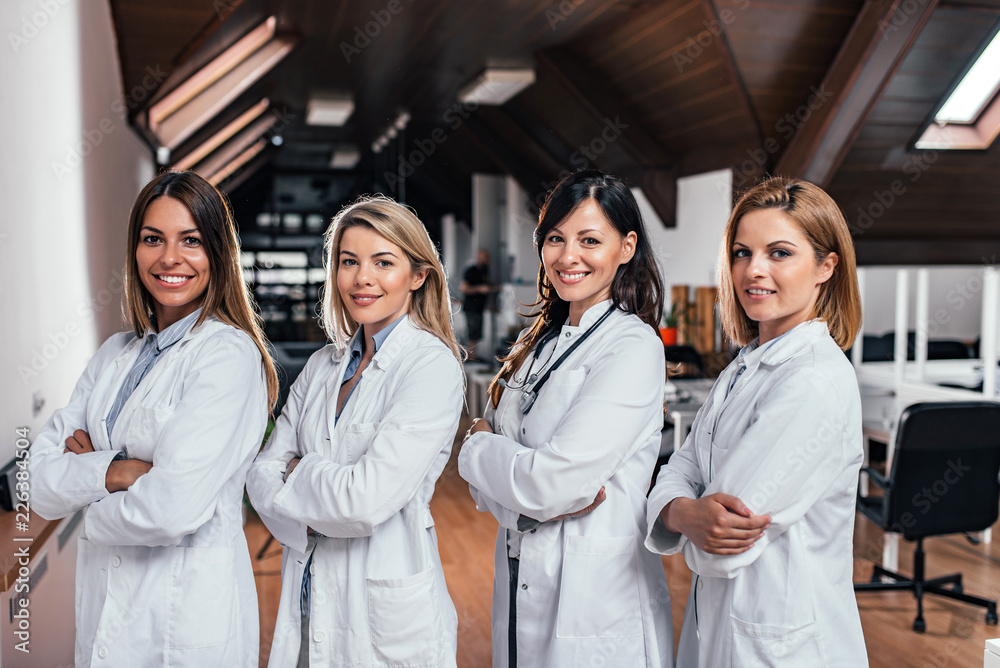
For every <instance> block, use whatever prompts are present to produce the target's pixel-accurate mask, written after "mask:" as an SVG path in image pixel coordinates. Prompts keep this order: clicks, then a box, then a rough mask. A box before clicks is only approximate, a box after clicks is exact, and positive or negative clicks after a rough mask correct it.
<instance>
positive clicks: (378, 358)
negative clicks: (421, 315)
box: [371, 315, 423, 371]
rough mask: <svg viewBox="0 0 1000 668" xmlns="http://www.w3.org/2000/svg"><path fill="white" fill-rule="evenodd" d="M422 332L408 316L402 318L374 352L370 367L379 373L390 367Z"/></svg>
mask: <svg viewBox="0 0 1000 668" xmlns="http://www.w3.org/2000/svg"><path fill="white" fill-rule="evenodd" d="M422 331H423V330H422V329H420V328H419V327H417V325H416V323H415V322H413V319H412V318H410V316H409V315H406V316H404V318H403V319H402V320H400V321H399V324H398V325H396V326H395V327H394V328H393V330H392V331H391V332H389V336H387V337H386V339H385V341H383V342H382V345H381V347H379V349H378V350H377V351H375V357H373V358H372V361H371V366H373V367H375V368H376V369H379V370H381V371H385V370H386V369H388V368H389V367H390V366H392V362H393V360H394V359H396V357H397V356H398V355H399V353H400V351H402V350H403V349H404V348H405V347H406V346H407V344H409V342H410V341H411V340H412V339H413V337H415V336H417V335H418V334H419V332H422Z"/></svg>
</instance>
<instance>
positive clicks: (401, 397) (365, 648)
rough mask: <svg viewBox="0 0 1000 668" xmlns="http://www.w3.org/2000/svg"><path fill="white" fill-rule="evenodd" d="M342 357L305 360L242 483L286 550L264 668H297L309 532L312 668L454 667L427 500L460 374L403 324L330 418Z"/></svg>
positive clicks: (432, 340) (449, 615)
mask: <svg viewBox="0 0 1000 668" xmlns="http://www.w3.org/2000/svg"><path fill="white" fill-rule="evenodd" d="M348 350H349V347H348ZM349 359H350V355H349V354H347V353H345V352H344V351H341V350H338V349H337V348H336V346H333V345H328V346H326V347H324V348H322V349H321V350H319V351H317V352H316V353H315V354H313V355H312V357H310V358H309V361H308V362H307V363H306V366H305V368H304V369H303V371H302V373H301V374H300V375H299V377H298V379H297V380H296V381H295V383H294V384H293V385H292V389H291V392H290V393H289V395H288V403H287V404H285V407H284V409H283V410H282V412H281V417H280V418H279V419H278V423H277V425H276V426H275V428H274V431H273V432H272V433H271V437H270V439H269V440H268V443H267V447H266V448H265V449H264V450H263V452H261V453H260V455H259V456H258V457H257V461H256V462H255V463H254V465H253V467H252V469H251V471H250V475H249V476H248V478H247V490H248V492H249V494H250V500H251V502H252V503H253V505H254V508H256V509H257V512H258V513H260V516H261V518H262V519H263V520H264V523H265V524H266V525H267V528H268V529H270V531H271V533H272V534H273V535H274V537H275V538H277V539H278V540H279V541H280V542H281V544H282V545H283V546H284V551H283V554H282V562H281V603H280V605H279V608H278V618H277V621H276V623H275V629H274V641H273V643H272V645H271V657H270V662H269V664H268V665H269V666H270V667H271V668H281V667H284V666H295V665H296V661H297V659H298V656H299V646H300V641H301V629H300V624H301V613H300V606H299V597H300V592H301V589H302V576H303V569H304V567H305V564H306V562H307V560H308V558H309V554H307V535H306V530H307V528H308V527H312V528H313V529H315V530H316V531H317V532H319V533H320V534H322V535H323V536H324V537H321V538H318V539H317V540H316V541H315V549H314V550H313V552H312V566H311V568H312V570H311V574H312V575H311V597H312V602H311V608H310V616H309V638H310V640H311V642H310V646H309V663H310V665H313V666H324V667H326V666H366V667H367V666H378V667H382V666H434V667H438V666H440V667H448V666H455V650H456V636H457V626H458V621H457V616H456V614H455V607H454V605H453V604H452V601H451V597H450V596H449V595H448V589H447V587H446V586H445V581H444V571H443V570H442V568H441V559H440V556H439V554H438V547H437V535H436V534H435V532H434V519H433V518H432V517H431V513H430V509H429V505H428V504H429V503H430V500H431V496H432V495H433V493H434V484H435V482H436V481H437V479H438V477H439V476H440V475H441V472H442V471H443V470H444V466H445V464H446V463H447V462H448V458H449V456H450V454H451V447H452V444H453V442H454V439H455V433H456V431H457V429H458V420H459V417H460V415H461V412H462V401H463V392H462V369H461V366H460V365H459V363H458V360H456V359H455V356H454V355H453V354H452V353H451V351H450V350H449V349H448V348H447V346H445V345H444V343H442V342H441V341H440V339H438V338H437V337H436V336H434V335H433V334H430V333H429V332H426V331H424V330H422V329H419V328H417V327H416V326H415V325H414V324H413V323H412V322H411V321H410V319H409V317H407V318H406V319H405V320H403V321H402V322H400V323H399V324H398V325H397V326H396V328H395V329H393V331H392V332H391V333H390V334H389V336H388V337H387V338H386V340H385V341H384V342H383V343H382V346H381V347H380V348H379V349H378V351H376V353H375V356H374V357H373V358H372V361H371V362H370V363H369V364H368V367H367V368H366V369H365V370H364V372H363V375H362V379H361V381H360V384H359V385H357V387H356V388H355V390H354V393H353V395H352V396H351V398H350V399H349V400H348V402H347V404H345V406H344V408H343V411H342V412H341V416H340V419H339V420H337V419H336V407H337V395H338V393H339V391H340V385H341V380H342V379H343V377H344V369H345V367H346V364H347V361H348V360H349ZM294 457H301V460H300V461H299V464H298V466H296V468H295V470H294V471H293V472H292V473H291V475H289V476H288V480H287V481H285V482H283V481H282V477H283V475H284V473H285V470H286V468H287V465H288V462H289V461H290V460H291V459H293V458H294Z"/></svg>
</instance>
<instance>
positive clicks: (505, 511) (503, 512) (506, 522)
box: [469, 485, 521, 531]
mask: <svg viewBox="0 0 1000 668" xmlns="http://www.w3.org/2000/svg"><path fill="white" fill-rule="evenodd" d="M469 493H470V494H472V499H473V501H475V502H476V510H478V511H479V512H481V513H490V514H492V515H493V517H495V518H496V521H497V523H498V524H500V526H502V527H503V528H504V529H512V530H514V531H519V530H520V529H518V527H517V521H518V519H520V517H521V515H520V514H519V513H516V512H514V511H513V510H511V509H510V508H504V507H503V506H502V505H500V504H499V503H497V502H496V501H494V500H493V499H491V498H490V497H488V496H486V495H485V494H483V493H482V492H480V491H479V490H478V489H476V488H475V487H474V486H473V485H469Z"/></svg>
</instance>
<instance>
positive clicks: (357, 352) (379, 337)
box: [337, 315, 406, 419]
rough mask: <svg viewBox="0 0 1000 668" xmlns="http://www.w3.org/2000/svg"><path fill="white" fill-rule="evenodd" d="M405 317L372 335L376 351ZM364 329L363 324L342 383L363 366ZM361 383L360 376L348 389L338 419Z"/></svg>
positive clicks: (355, 338) (352, 344)
mask: <svg viewBox="0 0 1000 668" xmlns="http://www.w3.org/2000/svg"><path fill="white" fill-rule="evenodd" d="M405 317H406V316H405V315H402V316H400V317H398V318H396V319H395V320H394V321H392V323H391V324H389V325H386V326H385V327H384V328H382V330H381V331H379V332H378V333H377V334H375V336H373V337H372V338H373V339H375V351H374V352H376V353H377V352H378V350H379V348H381V347H382V344H383V343H385V340H386V339H387V338H389V334H391V333H392V330H394V329H395V328H396V325H398V324H399V323H400V321H401V320H402V319H403V318H405ZM364 330H365V328H364V325H362V326H361V328H360V332H359V334H358V335H357V336H355V337H354V341H353V342H352V343H351V359H350V360H349V361H348V362H347V368H346V369H344V377H343V378H341V379H340V384H341V385H343V384H344V383H346V382H347V381H349V380H350V379H351V378H354V374H356V373H357V372H358V368H359V367H360V366H361V356H362V354H363V353H364V336H365V331H364ZM372 354H374V353H372ZM363 377H364V376H362V378H363ZM360 384H361V379H360V378H359V379H358V382H356V383H354V387H352V388H351V389H350V390H349V391H348V393H347V397H345V398H344V403H343V404H342V405H341V406H340V410H338V411H337V419H340V413H341V412H342V411H343V410H344V406H346V405H347V402H348V401H350V400H351V395H352V394H354V390H356V389H358V385H360Z"/></svg>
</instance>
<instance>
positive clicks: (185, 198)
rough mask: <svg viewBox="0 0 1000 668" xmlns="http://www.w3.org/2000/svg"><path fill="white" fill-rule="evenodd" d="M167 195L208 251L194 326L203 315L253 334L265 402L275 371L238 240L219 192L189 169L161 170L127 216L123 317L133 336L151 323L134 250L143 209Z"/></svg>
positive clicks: (151, 305)
mask: <svg viewBox="0 0 1000 668" xmlns="http://www.w3.org/2000/svg"><path fill="white" fill-rule="evenodd" d="M160 197H170V198H172V199H174V200H177V201H178V202H180V203H181V204H183V205H184V206H185V208H187V210H188V211H189V212H190V213H191V217H192V218H193V219H194V222H195V225H196V226H197V227H198V231H199V232H200V233H201V243H202V247H203V248H204V249H205V254H206V255H207V256H208V271H209V278H208V287H207V288H205V299H204V301H203V302H202V309H201V315H200V316H198V321H197V322H196V323H195V325H194V326H195V327H197V326H198V325H200V324H201V323H202V322H204V321H205V318H207V317H209V316H215V317H216V318H218V319H219V320H221V321H222V322H224V323H226V324H227V325H230V326H232V327H235V328H237V329H239V330H242V331H244V332H246V333H247V335H248V336H249V337H250V338H251V339H253V342H254V344H255V345H256V346H257V350H259V351H260V358H261V364H263V367H264V376H265V378H266V379H267V403H268V408H269V409H273V408H274V404H275V402H277V400H278V374H277V373H276V372H275V369H274V361H273V360H272V359H271V354H270V353H269V352H268V350H267V346H266V344H265V343H264V341H265V339H264V332H263V329H262V328H261V322H260V318H259V317H258V316H257V314H256V313H254V310H253V301H252V297H251V296H250V290H249V289H248V288H247V285H246V283H245V282H244V281H243V272H242V270H241V268H240V244H239V241H238V240H237V238H236V225H235V223H234V222H233V216H232V213H231V212H230V210H229V205H228V203H227V202H226V199H225V197H223V195H222V193H220V192H219V191H218V190H216V189H215V187H214V186H212V184H210V183H209V182H208V181H206V180H205V179H203V178H202V177H200V176H198V175H197V174H195V173H194V172H164V173H163V174H160V175H159V176H157V177H156V178H154V179H153V180H152V181H150V182H149V183H147V184H146V187H145V188H143V189H142V191H141V192H140V193H139V196H138V197H136V200H135V204H133V205H132V212H131V213H130V214H129V219H128V242H127V246H126V247H127V252H126V258H125V304H124V310H125V318H126V320H128V322H129V324H130V325H131V326H132V331H134V332H135V335H136V336H143V335H144V334H145V333H146V331H147V330H150V329H152V328H153V325H152V321H151V317H152V314H153V313H154V312H155V305H156V300H155V299H154V298H153V295H151V294H150V293H149V291H148V290H147V289H146V286H145V285H143V284H142V281H141V280H140V279H139V265H138V264H137V262H136V259H135V252H136V249H137V248H138V245H139V237H140V231H141V229H142V221H143V219H144V218H145V217H146V209H148V208H149V205H150V204H151V203H152V202H153V201H154V200H156V199H159V198H160Z"/></svg>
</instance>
